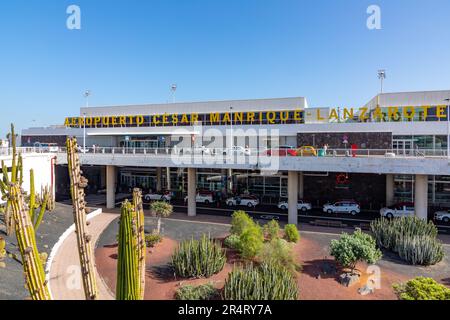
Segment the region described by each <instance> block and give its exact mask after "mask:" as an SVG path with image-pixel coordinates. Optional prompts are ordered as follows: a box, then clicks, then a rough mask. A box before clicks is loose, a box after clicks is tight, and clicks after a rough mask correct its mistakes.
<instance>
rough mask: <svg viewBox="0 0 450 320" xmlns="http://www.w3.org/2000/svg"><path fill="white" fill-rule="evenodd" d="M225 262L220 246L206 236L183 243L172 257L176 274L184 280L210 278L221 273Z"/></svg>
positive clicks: (223, 252)
mask: <svg viewBox="0 0 450 320" xmlns="http://www.w3.org/2000/svg"><path fill="white" fill-rule="evenodd" d="M225 261H226V257H225V251H224V250H223V249H222V247H221V246H220V244H219V243H217V242H215V241H212V240H211V239H209V238H208V237H207V236H205V235H203V237H202V238H201V240H190V241H184V242H182V243H181V244H180V245H179V247H178V249H177V250H175V253H174V254H173V256H172V266H173V268H174V270H175V274H176V275H177V276H179V277H183V278H201V277H206V278H208V277H210V276H212V275H213V274H216V273H218V272H220V271H221V270H222V269H223V267H224V265H225Z"/></svg>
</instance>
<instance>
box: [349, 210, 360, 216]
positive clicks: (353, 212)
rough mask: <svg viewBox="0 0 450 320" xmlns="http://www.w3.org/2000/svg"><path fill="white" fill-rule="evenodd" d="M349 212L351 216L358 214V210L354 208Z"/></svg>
mask: <svg viewBox="0 0 450 320" xmlns="http://www.w3.org/2000/svg"><path fill="white" fill-rule="evenodd" d="M350 214H351V215H352V216H356V215H357V214H358V212H356V211H355V210H353V211H352V212H350Z"/></svg>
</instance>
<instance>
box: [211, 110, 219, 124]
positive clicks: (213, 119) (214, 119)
mask: <svg viewBox="0 0 450 320" xmlns="http://www.w3.org/2000/svg"><path fill="white" fill-rule="evenodd" d="M209 122H210V123H211V125H214V124H219V122H220V113H211V114H210V115H209Z"/></svg>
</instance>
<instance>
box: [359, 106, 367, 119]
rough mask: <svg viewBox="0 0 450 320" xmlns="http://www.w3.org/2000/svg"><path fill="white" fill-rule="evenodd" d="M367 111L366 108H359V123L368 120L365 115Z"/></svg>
mask: <svg viewBox="0 0 450 320" xmlns="http://www.w3.org/2000/svg"><path fill="white" fill-rule="evenodd" d="M367 111H368V108H366V107H362V108H359V119H360V120H361V121H364V120H367V119H368V118H369V116H368V115H367Z"/></svg>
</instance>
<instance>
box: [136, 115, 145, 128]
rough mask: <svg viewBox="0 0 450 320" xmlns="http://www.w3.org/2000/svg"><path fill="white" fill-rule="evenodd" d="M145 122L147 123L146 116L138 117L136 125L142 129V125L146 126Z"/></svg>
mask: <svg viewBox="0 0 450 320" xmlns="http://www.w3.org/2000/svg"><path fill="white" fill-rule="evenodd" d="M144 121H145V119H144V116H137V117H136V124H137V126H138V127H140V126H141V125H143V124H144Z"/></svg>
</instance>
